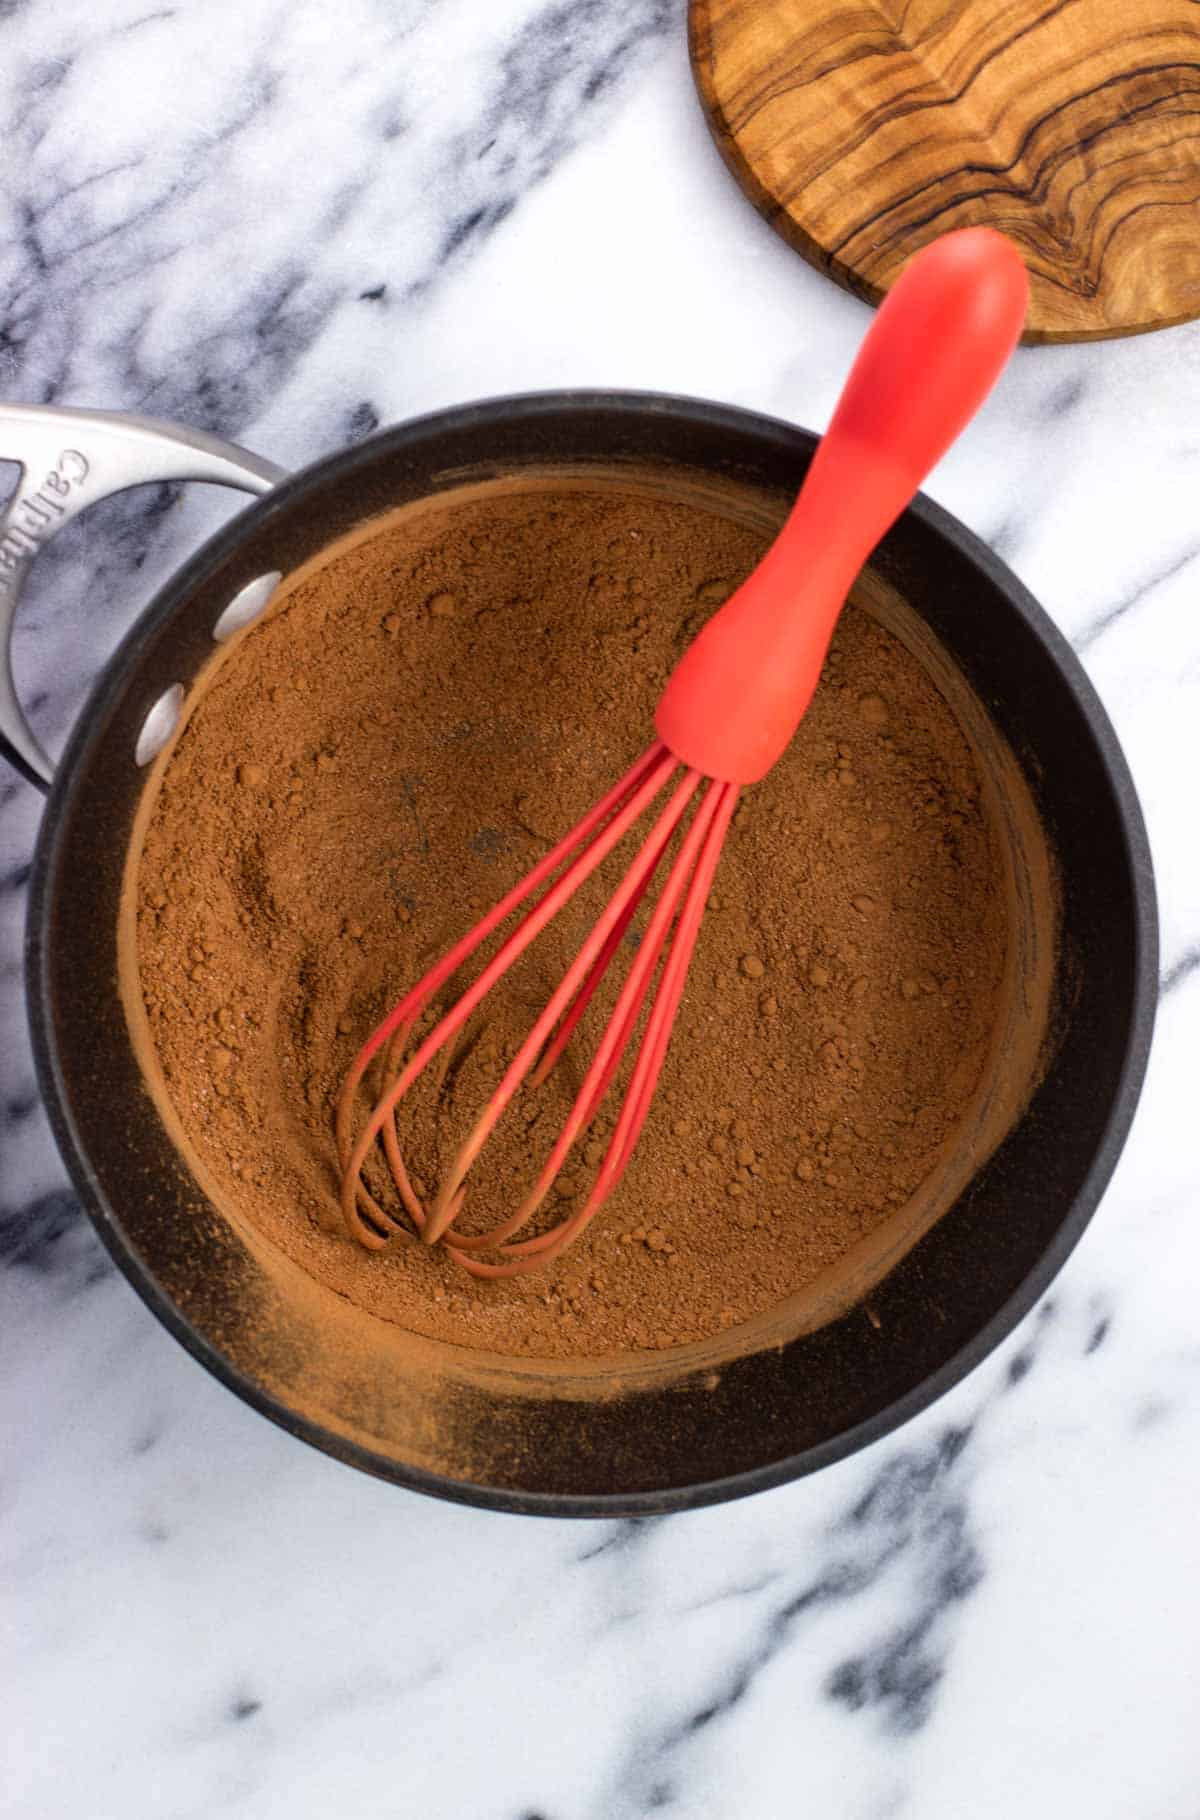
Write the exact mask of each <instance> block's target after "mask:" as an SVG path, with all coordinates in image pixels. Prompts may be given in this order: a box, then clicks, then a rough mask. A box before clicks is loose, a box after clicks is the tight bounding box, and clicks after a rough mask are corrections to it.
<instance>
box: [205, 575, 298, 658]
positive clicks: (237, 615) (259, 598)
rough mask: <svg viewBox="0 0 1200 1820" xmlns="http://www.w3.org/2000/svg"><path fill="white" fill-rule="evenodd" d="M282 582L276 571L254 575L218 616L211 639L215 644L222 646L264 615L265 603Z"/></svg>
mask: <svg viewBox="0 0 1200 1820" xmlns="http://www.w3.org/2000/svg"><path fill="white" fill-rule="evenodd" d="M282 580H283V576H282V574H281V573H280V571H279V570H278V569H272V570H271V572H270V574H268V575H256V576H255V578H254V580H253V581H248V582H247V583H246V585H245V587H244V588H239V589H238V591H237V593H236V594H235V595H234V597H233V599H232V600H231V601H230V603H229V605H228V606H227V607H226V608H225V609H224V611H223V612H222V613H220V614H219V615H218V618H217V623H216V625H215V626H214V627H213V637H214V638H215V639H216V641H217V643H218V644H219V645H220V644H224V642H225V640H226V639H227V638H232V637H233V635H234V633H235V632H240V631H241V630H242V627H243V626H249V625H253V623H254V621H255V620H256V619H257V618H258V617H259V615H260V614H261V613H265V612H266V609H267V603H268V602H269V601H270V598H271V596H272V594H274V592H275V590H276V588H277V587H278V586H279V584H280V582H281V581H282Z"/></svg>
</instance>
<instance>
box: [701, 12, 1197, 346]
mask: <svg viewBox="0 0 1200 1820" xmlns="http://www.w3.org/2000/svg"><path fill="white" fill-rule="evenodd" d="M689 26H690V38H691V52H692V66H693V69H694V71H695V75H696V81H697V85H698V87H699V90H700V95H701V99H702V101H703V103H704V107H705V110H706V112H707V115H708V119H709V124H710V126H711V128H712V131H713V134H714V136H715V138H716V141H717V144H718V146H719V147H720V150H721V153H722V155H723V156H724V158H725V161H726V163H727V164H728V165H729V166H730V168H731V170H732V171H733V172H734V175H735V176H736V177H737V179H738V181H739V183H741V184H742V186H743V188H744V189H745V190H746V191H747V192H748V194H749V195H750V196H751V198H752V199H753V201H754V202H755V204H756V205H757V207H758V208H759V209H760V210H761V211H762V213H763V214H764V215H765V216H766V218H767V220H768V221H770V222H771V224H772V226H774V227H775V228H777V229H778V231H779V232H780V233H781V234H783V235H784V237H785V238H786V239H787V240H789V241H790V242H791V243H792V244H793V245H794V246H795V247H797V248H798V249H799V251H800V252H802V253H803V254H804V255H805V257H806V258H807V259H809V260H811V262H812V263H813V264H814V265H816V266H818V267H819V268H820V269H821V270H822V271H824V272H827V273H829V274H830V276H832V277H834V278H836V279H837V280H838V281H839V283H841V284H844V285H846V286H847V287H848V288H849V289H850V290H852V291H855V292H857V293H858V295H860V296H863V297H866V298H868V299H869V300H870V301H871V302H878V301H879V299H880V297H881V296H883V294H884V293H885V292H886V291H887V289H888V287H889V285H890V284H891V283H892V282H893V280H894V279H895V278H896V276H897V274H898V273H899V271H900V268H901V267H902V266H903V264H904V263H905V261H906V260H907V259H909V258H910V257H911V256H912V254H913V253H915V252H916V251H917V250H918V249H919V248H920V247H922V246H923V245H925V243H926V242H927V241H929V240H932V239H934V238H935V237H936V236H937V235H938V234H942V233H946V232H947V231H948V230H949V229H951V228H957V227H968V226H971V225H974V224H977V223H986V224H988V225H990V226H992V227H997V228H999V229H1001V230H1002V232H1004V233H1006V234H1010V235H1011V236H1012V238H1013V239H1014V240H1015V241H1016V242H1017V244H1018V245H1019V246H1020V248H1021V250H1022V252H1023V253H1024V255H1025V258H1026V260H1027V262H1028V265H1029V270H1030V280H1031V288H1032V304H1031V309H1030V317H1029V332H1028V334H1027V337H1026V339H1027V340H1030V341H1076V340H1086V339H1091V338H1094V337H1098V336H1111V335H1130V334H1136V333H1138V332H1140V331H1142V330H1146V329H1154V328H1163V327H1165V326H1166V325H1167V324H1169V323H1173V322H1182V321H1185V320H1186V319H1188V318H1189V317H1193V316H1197V315H1200V0H691V4H690V13H689Z"/></svg>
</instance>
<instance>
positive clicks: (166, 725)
mask: <svg viewBox="0 0 1200 1820" xmlns="http://www.w3.org/2000/svg"><path fill="white" fill-rule="evenodd" d="M182 712H183V684H182V683H172V684H171V687H170V688H169V689H164V690H163V693H162V694H161V695H160V696H159V698H158V700H157V701H156V702H155V704H154V706H153V707H152V708H151V710H150V712H149V713H148V714H147V716H146V718H145V720H144V721H143V722H142V730H141V732H140V733H139V734H138V737H137V745H136V746H135V747H134V749H133V757H134V763H135V764H138V765H148V764H149V763H150V760H151V759H152V758H157V757H158V755H159V753H160V752H161V751H162V749H163V747H164V746H165V745H166V743H167V741H168V740H169V739H170V737H171V735H172V733H174V731H175V729H176V727H177V726H178V725H179V716H180V715H181V714H182Z"/></svg>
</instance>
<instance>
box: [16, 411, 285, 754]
mask: <svg viewBox="0 0 1200 1820" xmlns="http://www.w3.org/2000/svg"><path fill="white" fill-rule="evenodd" d="M0 460H3V461H12V462H18V463H19V464H20V468H21V474H20V479H19V480H18V482H17V488H16V491H15V493H14V494H13V496H12V498H11V499H10V500H9V503H8V505H7V507H6V508H5V509H4V511H3V512H2V513H0V750H3V749H4V747H5V746H7V747H9V748H11V752H10V753H8V754H7V755H8V756H15V758H16V759H17V761H18V763H19V768H20V769H21V770H22V771H24V772H25V773H26V774H27V775H28V776H29V777H30V778H31V779H32V781H33V782H34V783H36V784H38V785H40V787H41V788H42V789H43V790H48V789H49V787H50V783H51V780H52V779H53V776H54V767H53V765H52V764H51V762H50V760H49V759H48V758H47V756H46V754H45V753H44V752H43V751H42V748H41V746H40V745H39V743H38V741H37V739H36V738H35V737H34V734H33V730H32V728H31V727H30V725H29V722H28V721H27V720H26V718H25V713H24V710H23V709H22V707H21V704H20V702H19V701H18V700H17V692H16V689H15V687H14V684H13V672H12V635H13V622H14V620H15V619H16V613H17V603H18V601H19V600H20V597H21V588H22V586H23V584H24V581H25V577H26V575H27V574H28V573H29V570H30V568H31V567H32V565H33V562H34V560H35V559H36V557H37V553H38V551H39V550H40V549H41V547H42V545H43V544H44V543H48V542H49V540H50V538H52V537H53V536H54V533H55V532H56V531H58V530H61V528H62V526H63V525H65V524H69V523H70V521H71V519H72V518H75V517H76V516H77V515H78V514H79V513H80V512H82V511H85V510H86V508H87V507H88V506H90V505H94V504H95V503H96V501H97V500H98V499H107V498H108V496H109V494H110V493H121V492H123V491H124V490H125V488H126V487H137V486H143V485H145V484H146V482H148V481H163V480H203V481H209V482H211V483H213V484H214V485H216V486H221V487H239V488H241V489H242V490H243V491H244V492H247V493H257V494H263V493H269V492H270V491H271V488H272V487H273V486H276V485H277V484H278V482H279V481H281V480H282V479H283V478H284V473H285V470H284V469H283V468H279V467H276V466H275V463H274V462H272V461H264V460H263V459H262V457H261V456H259V455H252V454H250V452H249V450H247V449H240V448H238V447H237V445H236V444H235V443H231V442H222V441H221V440H220V439H219V438H218V437H216V436H206V435H204V434H203V433H202V432H200V431H198V430H185V429H179V428H177V427H176V426H175V425H174V424H169V423H159V422H157V421H156V420H155V419H154V418H152V417H133V416H129V417H126V416H122V415H121V414H120V413H114V412H109V411H73V410H63V409H60V408H58V407H57V406H51V405H0Z"/></svg>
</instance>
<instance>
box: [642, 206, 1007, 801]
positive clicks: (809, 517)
mask: <svg viewBox="0 0 1200 1820" xmlns="http://www.w3.org/2000/svg"><path fill="white" fill-rule="evenodd" d="M1028 300H1029V283H1028V279H1027V277H1026V274H1025V267H1024V265H1023V263H1022V261H1021V256H1020V254H1019V253H1018V252H1017V250H1016V248H1015V247H1014V246H1013V244H1012V242H1011V241H1009V240H1006V239H1005V238H1004V236H1003V235H1002V234H998V233H996V232H994V230H992V229H991V228H964V229H961V230H960V231H959V232H957V233H953V234H946V235H944V236H943V237H942V238H941V239H940V240H936V241H934V242H933V244H932V245H931V246H929V247H926V248H925V250H924V251H923V252H920V253H918V254H917V256H916V257H915V258H914V259H913V260H911V261H910V263H909V264H908V265H907V266H906V267H905V269H904V272H903V274H902V275H901V277H900V279H899V280H898V281H897V283H896V284H895V286H894V287H893V289H892V290H891V292H890V293H889V295H888V297H887V298H886V300H885V301H884V303H883V305H882V307H881V308H880V310H879V312H878V314H877V316H876V317H875V320H874V322H873V323H872V324H871V327H870V329H869V330H868V332H867V335H866V338H865V340H864V341H863V344H862V346H861V348H860V349H859V352H858V356H857V358H856V360H855V362H854V365H853V367H852V368H851V370H850V376H849V378H848V379H847V381H846V384H845V387H844V388H843V391H842V395H841V397H840V399H839V400H838V404H837V408H836V410H835V411H834V414H833V420H832V422H831V423H830V425H829V428H828V430H827V431H826V433H825V436H824V437H823V439H822V441H821V443H820V445H819V447H818V449H817V452H816V455H815V456H814V457H813V461H812V465H811V467H810V468H809V471H808V474H807V475H806V477H805V481H804V485H803V487H802V488H801V491H800V496H799V498H798V499H797V501H796V504H795V505H794V506H793V508H792V511H791V513H790V514H789V516H788V519H787V521H786V523H785V524H784V527H783V529H782V531H781V532H780V533H779V536H778V537H777V538H776V540H775V542H774V544H773V545H772V546H771V548H770V550H769V551H768V552H767V554H766V556H765V557H764V559H763V561H762V562H761V563H760V564H759V566H758V568H757V569H755V571H754V573H753V574H752V575H751V576H750V577H749V578H748V579H747V580H746V581H745V582H743V584H742V586H741V587H740V588H739V589H738V590H737V592H736V593H735V594H733V595H732V596H731V598H730V599H729V600H728V601H726V603H725V605H724V606H723V607H722V608H721V610H720V612H719V613H717V614H715V615H714V617H713V618H712V619H711V620H710V621H709V622H708V624H707V625H706V626H705V627H704V629H703V631H702V632H700V633H699V635H698V636H697V637H696V639H695V640H694V641H693V643H692V644H691V646H690V647H689V648H688V650H687V651H686V652H685V653H684V655H683V657H682V658H681V660H680V662H679V664H678V666H677V667H676V669H675V672H674V674H673V675H672V677H671V679H670V681H669V683H668V684H667V687H666V690H665V691H664V694H663V697H662V700H661V701H660V703H659V706H658V712H657V715H656V725H657V728H658V732H659V735H660V737H661V738H662V739H664V740H665V741H666V743H667V744H668V746H670V748H671V749H672V751H673V752H674V753H675V754H676V756H677V757H678V758H680V759H681V760H682V761H683V763H684V764H686V765H693V766H695V767H696V768H697V769H699V770H701V771H704V772H707V773H708V775H709V776H711V777H717V778H721V779H724V780H726V781H728V782H732V783H742V784H749V783H755V782H756V781H757V780H758V779H759V778H760V777H762V776H763V775H764V773H765V772H767V771H768V770H769V769H770V767H771V766H772V765H773V764H774V762H775V760H776V759H777V758H778V757H779V756H780V754H781V753H782V752H783V750H784V748H785V747H786V746H787V745H788V743H789V741H790V740H791V738H792V735H793V734H794V733H795V731H796V728H797V726H798V725H799V723H800V719H801V717H802V715H803V714H804V711H805V709H806V708H807V707H808V704H809V702H810V700H811V699H812V695H813V691H814V690H815V688H816V686H817V682H818V680H819V678H820V674H821V666H822V664H823V663H824V660H825V652H826V650H827V649H828V646H829V640H830V639H831V638H832V636H833V629H834V626H835V625H836V623H837V618H838V614H839V613H840V612H841V610H842V606H843V605H844V603H845V599H846V595H847V593H848V591H849V589H850V586H851V584H852V583H853V581H854V579H855V577H856V576H857V574H858V572H859V570H860V569H861V568H862V566H863V563H864V562H865V561H866V559H867V557H868V556H869V555H870V553H871V551H872V550H873V549H874V547H875V545H876V544H877V543H878V541H879V539H880V538H881V537H882V536H883V534H884V532H885V531H886V530H887V529H888V527H889V525H891V524H892V523H893V522H894V520H895V519H896V518H898V517H899V515H900V513H901V512H902V511H903V510H904V508H905V506H906V505H907V504H908V503H909V501H910V500H911V499H912V497H913V494H914V493H915V492H916V491H917V489H918V488H919V487H920V485H921V483H922V481H923V480H924V478H925V476H926V475H927V474H928V473H929V471H930V469H931V468H932V467H933V466H934V465H935V463H936V462H937V461H938V460H939V459H940V458H941V456H942V455H943V454H945V452H946V450H947V449H948V448H949V446H950V444H951V443H952V442H953V441H954V439H955V438H956V437H957V436H958V434H959V432H960V431H961V430H962V429H963V428H964V427H965V426H966V424H967V423H968V422H969V421H970V419H971V418H972V417H973V416H974V415H975V412H976V411H977V410H978V409H979V407H980V405H981V404H982V403H983V401H984V399H985V398H986V397H987V395H988V393H989V392H990V391H991V389H992V387H993V385H994V384H995V383H996V380H997V379H998V378H999V376H1000V373H1001V371H1002V370H1003V368H1004V366H1005V364H1006V362H1007V360H1008V358H1009V355H1010V354H1011V353H1012V351H1013V349H1014V347H1015V346H1016V343H1017V340H1018V338H1019V336H1020V333H1021V329H1022V326H1023V324H1024V321H1025V312H1026V308H1027V306H1028Z"/></svg>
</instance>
